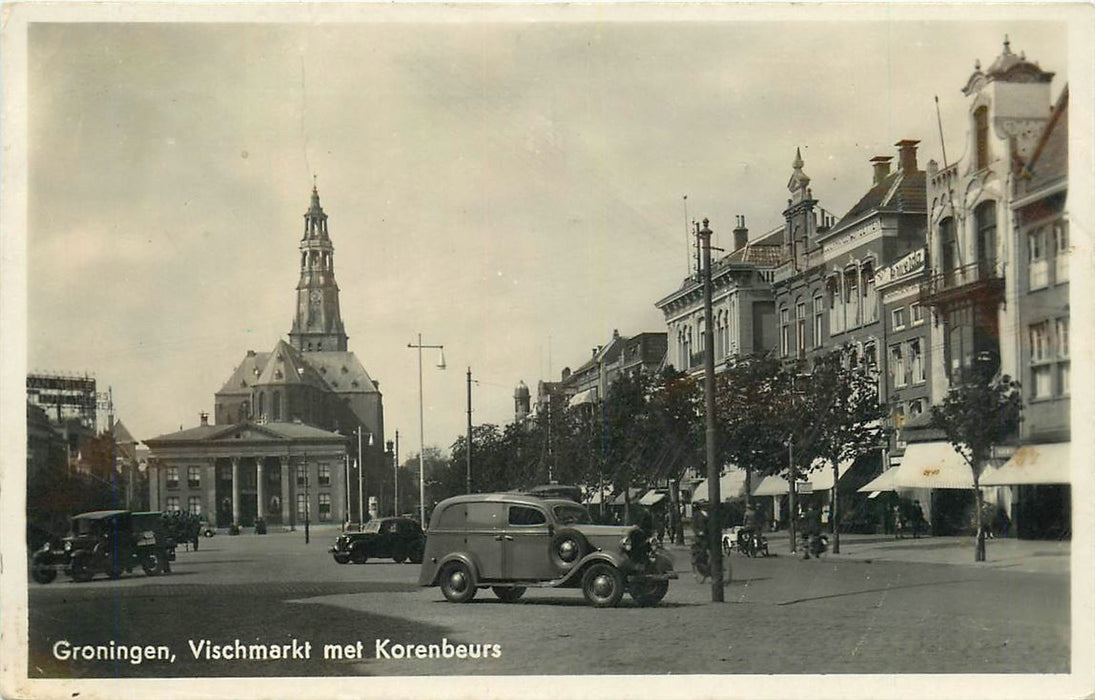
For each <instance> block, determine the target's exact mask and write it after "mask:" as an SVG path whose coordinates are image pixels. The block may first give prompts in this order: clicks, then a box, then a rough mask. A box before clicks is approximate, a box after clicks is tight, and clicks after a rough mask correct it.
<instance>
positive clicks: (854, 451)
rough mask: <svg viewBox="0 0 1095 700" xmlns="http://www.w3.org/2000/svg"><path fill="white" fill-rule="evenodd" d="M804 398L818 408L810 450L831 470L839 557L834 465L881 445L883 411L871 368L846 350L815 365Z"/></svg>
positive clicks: (837, 475)
mask: <svg viewBox="0 0 1095 700" xmlns="http://www.w3.org/2000/svg"><path fill="white" fill-rule="evenodd" d="M807 396H808V398H807V403H808V404H812V405H814V406H816V407H817V410H818V412H817V414H816V418H815V423H814V432H813V437H812V447H813V450H812V451H813V452H814V453H816V454H817V455H818V456H819V457H820V458H821V460H822V461H824V462H828V463H829V465H830V467H831V468H832V470H833V489H832V497H831V500H830V503H831V517H832V523H833V553H834V554H839V553H840V526H839V523H840V498H839V493H840V490H839V488H838V481H839V479H840V470H839V467H838V465H839V464H840V463H841V462H844V461H848V460H854V459H856V458H857V457H859V455H861V454H864V453H866V452H870V451H871V450H874V449H878V448H879V447H880V446H881V445H882V443H883V441H884V439H885V428H884V427H883V419H884V418H885V417H886V412H887V409H886V407H885V406H883V405H881V404H880V403H879V401H878V383H877V379H876V378H875V377H874V376H873V374H872V371H871V369H870V368H865V367H861V366H859V365H858V363H857V362H856V360H855V357H854V355H852V354H851V353H849V352H848V351H847V350H846V349H839V350H834V351H833V352H830V353H826V354H825V355H822V356H820V357H818V358H817V359H816V360H815V361H814V365H813V372H812V373H811V376H810V383H809V389H808V391H807Z"/></svg>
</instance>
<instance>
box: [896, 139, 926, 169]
mask: <svg viewBox="0 0 1095 700" xmlns="http://www.w3.org/2000/svg"><path fill="white" fill-rule="evenodd" d="M918 143H920V142H919V141H916V140H913V139H902V140H900V141H898V142H897V143H895V144H894V145H895V146H897V158H898V164H899V165H898V167H900V168H901V172H903V173H915V172H916V171H917V167H916V145H917V144H918Z"/></svg>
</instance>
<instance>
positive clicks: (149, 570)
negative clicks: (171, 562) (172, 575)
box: [141, 553, 167, 576]
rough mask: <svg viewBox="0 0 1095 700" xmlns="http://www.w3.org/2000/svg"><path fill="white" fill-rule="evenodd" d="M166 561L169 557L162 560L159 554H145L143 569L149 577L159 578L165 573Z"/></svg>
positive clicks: (142, 562)
mask: <svg viewBox="0 0 1095 700" xmlns="http://www.w3.org/2000/svg"><path fill="white" fill-rule="evenodd" d="M166 561H167V557H163V558H161V555H159V554H153V553H149V554H145V555H144V556H143V557H141V568H142V569H144V572H145V575H147V576H159V575H160V574H162V573H163V570H164V564H165V563H166Z"/></svg>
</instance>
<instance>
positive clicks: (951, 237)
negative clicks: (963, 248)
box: [939, 217, 958, 272]
mask: <svg viewBox="0 0 1095 700" xmlns="http://www.w3.org/2000/svg"><path fill="white" fill-rule="evenodd" d="M939 257H940V263H941V265H940V267H941V268H942V270H941V272H950V271H951V270H953V269H954V268H955V265H956V264H957V260H958V237H957V235H956V234H955V230H954V219H953V218H950V217H948V218H946V219H943V220H942V221H940V222H939Z"/></svg>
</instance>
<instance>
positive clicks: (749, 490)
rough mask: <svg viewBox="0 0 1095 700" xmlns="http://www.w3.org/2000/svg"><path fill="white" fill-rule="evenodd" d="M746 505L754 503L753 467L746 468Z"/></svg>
mask: <svg viewBox="0 0 1095 700" xmlns="http://www.w3.org/2000/svg"><path fill="white" fill-rule="evenodd" d="M745 505H746V506H751V505H753V468H752V467H746V468H745Z"/></svg>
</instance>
